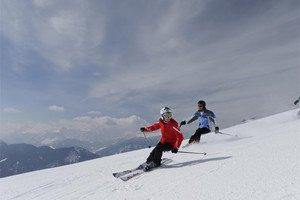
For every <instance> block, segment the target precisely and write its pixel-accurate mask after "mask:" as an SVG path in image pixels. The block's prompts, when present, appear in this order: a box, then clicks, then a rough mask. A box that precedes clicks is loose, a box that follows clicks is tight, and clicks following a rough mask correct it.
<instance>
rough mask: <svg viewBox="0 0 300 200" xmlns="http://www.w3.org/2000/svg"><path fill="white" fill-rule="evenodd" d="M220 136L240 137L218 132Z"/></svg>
mask: <svg viewBox="0 0 300 200" xmlns="http://www.w3.org/2000/svg"><path fill="white" fill-rule="evenodd" d="M218 133H219V134H222V135H228V136H232V137H238V136H237V135H231V134H228V133H223V132H220V131H219V132H218Z"/></svg>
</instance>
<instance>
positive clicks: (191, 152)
mask: <svg viewBox="0 0 300 200" xmlns="http://www.w3.org/2000/svg"><path fill="white" fill-rule="evenodd" d="M178 153H189V154H203V155H206V152H193V151H178Z"/></svg>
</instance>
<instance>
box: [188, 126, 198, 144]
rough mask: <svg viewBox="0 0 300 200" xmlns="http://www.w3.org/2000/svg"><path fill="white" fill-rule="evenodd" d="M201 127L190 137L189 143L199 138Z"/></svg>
mask: <svg viewBox="0 0 300 200" xmlns="http://www.w3.org/2000/svg"><path fill="white" fill-rule="evenodd" d="M198 130H199V129H197V130H196V132H195V133H194V134H193V135H192V136H191V138H190V139H189V144H191V143H193V142H195V139H196V138H197V136H196V135H197V131H198Z"/></svg>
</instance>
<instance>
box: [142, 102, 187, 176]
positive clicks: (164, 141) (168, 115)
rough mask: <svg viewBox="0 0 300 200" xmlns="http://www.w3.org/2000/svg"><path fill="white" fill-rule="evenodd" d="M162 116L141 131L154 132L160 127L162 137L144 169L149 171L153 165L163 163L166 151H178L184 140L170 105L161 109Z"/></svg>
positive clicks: (156, 165)
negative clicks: (162, 159) (163, 154)
mask: <svg viewBox="0 0 300 200" xmlns="http://www.w3.org/2000/svg"><path fill="white" fill-rule="evenodd" d="M160 114H161V118H160V119H159V120H158V121H157V122H156V123H154V124H153V125H151V126H148V127H142V128H141V129H140V130H141V132H152V131H156V130H158V129H160V131H161V139H160V141H159V143H158V144H157V145H156V147H155V148H154V149H153V150H152V152H151V153H150V155H149V157H148V158H147V161H146V163H147V165H146V166H145V168H144V170H145V171H148V170H150V169H151V168H153V167H158V166H160V165H161V157H162V153H163V152H164V151H172V153H177V152H178V148H179V147H180V145H181V142H182V140H183V135H182V133H181V132H180V130H179V126H178V123H177V122H176V121H175V120H174V119H173V118H172V111H171V109H170V108H168V107H164V108H162V109H161V110H160Z"/></svg>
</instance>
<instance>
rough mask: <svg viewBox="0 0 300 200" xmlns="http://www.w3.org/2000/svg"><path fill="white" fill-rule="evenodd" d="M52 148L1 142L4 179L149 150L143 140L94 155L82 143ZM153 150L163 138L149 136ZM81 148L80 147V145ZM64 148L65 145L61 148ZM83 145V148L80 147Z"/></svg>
mask: <svg viewBox="0 0 300 200" xmlns="http://www.w3.org/2000/svg"><path fill="white" fill-rule="evenodd" d="M64 141H65V142H60V143H59V144H58V143H53V145H51V146H39V147H37V146H34V145H31V144H26V143H19V144H7V143H5V142H4V141H1V140H0V178H1V177H6V176H11V175H15V174H21V173H25V172H30V171H35V170H40V169H46V168H51V167H57V166H62V165H68V164H72V163H77V162H82V161H86V160H90V159H94V158H99V157H104V156H109V155H114V154H118V153H124V152H128V151H133V150H138V149H143V148H148V146H149V145H148V143H147V142H146V141H145V138H143V137H133V138H127V139H125V138H123V139H121V140H119V141H118V142H115V143H113V144H112V145H110V146H108V147H103V148H100V149H99V150H98V151H95V153H92V152H90V151H88V150H86V149H85V148H83V147H82V146H88V145H89V143H88V142H86V143H85V145H82V143H81V142H78V140H73V139H69V140H64ZM148 141H149V142H150V145H151V147H153V146H155V145H156V144H157V143H158V141H159V136H154V137H149V138H148ZM77 145H78V146H77ZM61 146H64V147H62V148H60V147H61ZM79 146H81V147H79Z"/></svg>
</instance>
